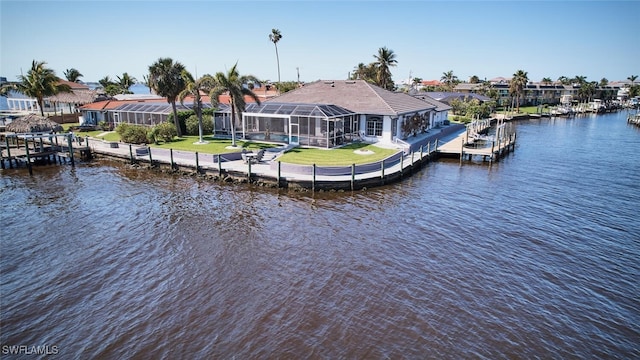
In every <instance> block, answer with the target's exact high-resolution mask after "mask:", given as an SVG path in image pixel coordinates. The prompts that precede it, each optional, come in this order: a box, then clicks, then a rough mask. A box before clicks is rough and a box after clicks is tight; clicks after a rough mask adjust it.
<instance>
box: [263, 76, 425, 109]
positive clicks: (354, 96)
mask: <svg viewBox="0 0 640 360" xmlns="http://www.w3.org/2000/svg"><path fill="white" fill-rule="evenodd" d="M267 102H279V103H304V104H333V105H337V106H340V107H343V108H345V109H348V110H351V111H353V112H354V113H357V114H377V115H388V116H398V115H400V114H407V113H415V112H418V111H424V110H430V109H433V108H435V106H433V105H430V104H428V103H426V102H424V101H422V100H420V99H416V98H414V97H413V96H411V95H407V94H405V93H395V92H391V91H388V90H385V89H383V88H381V87H378V86H375V85H372V84H369V83H367V82H366V81H364V80H328V81H323V80H319V81H316V82H312V83H309V84H306V85H305V86H303V87H301V88H298V89H295V90H292V91H289V92H286V93H284V94H282V95H280V96H276V97H274V98H272V99H269V100H267Z"/></svg>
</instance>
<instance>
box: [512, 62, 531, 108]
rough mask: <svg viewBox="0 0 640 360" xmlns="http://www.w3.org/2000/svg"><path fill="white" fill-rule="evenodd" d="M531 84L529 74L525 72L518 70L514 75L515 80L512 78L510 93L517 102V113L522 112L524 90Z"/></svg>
mask: <svg viewBox="0 0 640 360" xmlns="http://www.w3.org/2000/svg"><path fill="white" fill-rule="evenodd" d="M528 82H529V78H528V77H527V72H526V71H523V70H518V71H517V72H516V73H515V74H513V78H511V83H510V84H509V93H510V94H511V95H512V96H513V97H514V98H515V99H516V102H517V107H518V108H517V112H520V101H521V99H522V95H523V94H524V88H525V87H526V86H527V83H528Z"/></svg>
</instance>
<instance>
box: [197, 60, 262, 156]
mask: <svg viewBox="0 0 640 360" xmlns="http://www.w3.org/2000/svg"><path fill="white" fill-rule="evenodd" d="M250 82H254V83H257V84H259V83H260V80H258V78H257V77H255V76H253V75H242V76H240V73H239V72H238V63H236V64H235V65H233V67H232V68H231V69H229V70H228V71H227V73H226V74H225V73H223V72H218V73H216V74H215V75H214V76H213V84H212V85H213V87H212V88H211V92H210V93H209V96H210V97H211V105H213V106H217V105H218V97H219V96H220V95H222V94H223V93H225V92H226V93H228V94H229V99H230V105H231V145H232V146H236V135H235V134H236V126H235V123H236V121H235V118H236V115H238V117H242V112H243V111H244V109H245V106H246V102H245V100H244V97H245V96H249V97H251V98H252V99H253V100H255V102H256V103H257V104H258V105H260V99H258V96H257V95H256V94H254V92H253V91H251V90H249V88H248V87H245V86H244V85H245V84H248V83H250Z"/></svg>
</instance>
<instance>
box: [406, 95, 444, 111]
mask: <svg viewBox="0 0 640 360" xmlns="http://www.w3.org/2000/svg"><path fill="white" fill-rule="evenodd" d="M413 96H415V97H416V98H418V99H420V100H422V101H425V102H427V103H428V104H430V105H433V106H435V107H436V111H449V110H451V106H449V105H448V104H446V103H443V102H442V101H438V100H436V99H434V98H432V97H431V96H429V95H427V94H425V93H418V94H415V95H413Z"/></svg>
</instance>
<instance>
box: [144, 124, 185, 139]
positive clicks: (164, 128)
mask: <svg viewBox="0 0 640 360" xmlns="http://www.w3.org/2000/svg"><path fill="white" fill-rule="evenodd" d="M149 134H150V137H151V139H150V140H151V141H153V142H158V140H161V141H164V142H171V141H173V138H174V137H176V136H178V131H177V130H176V126H175V125H174V124H173V123H170V122H163V123H160V124H158V125H156V126H155V127H154V128H153V129H152V130H151V132H150V133H149Z"/></svg>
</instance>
